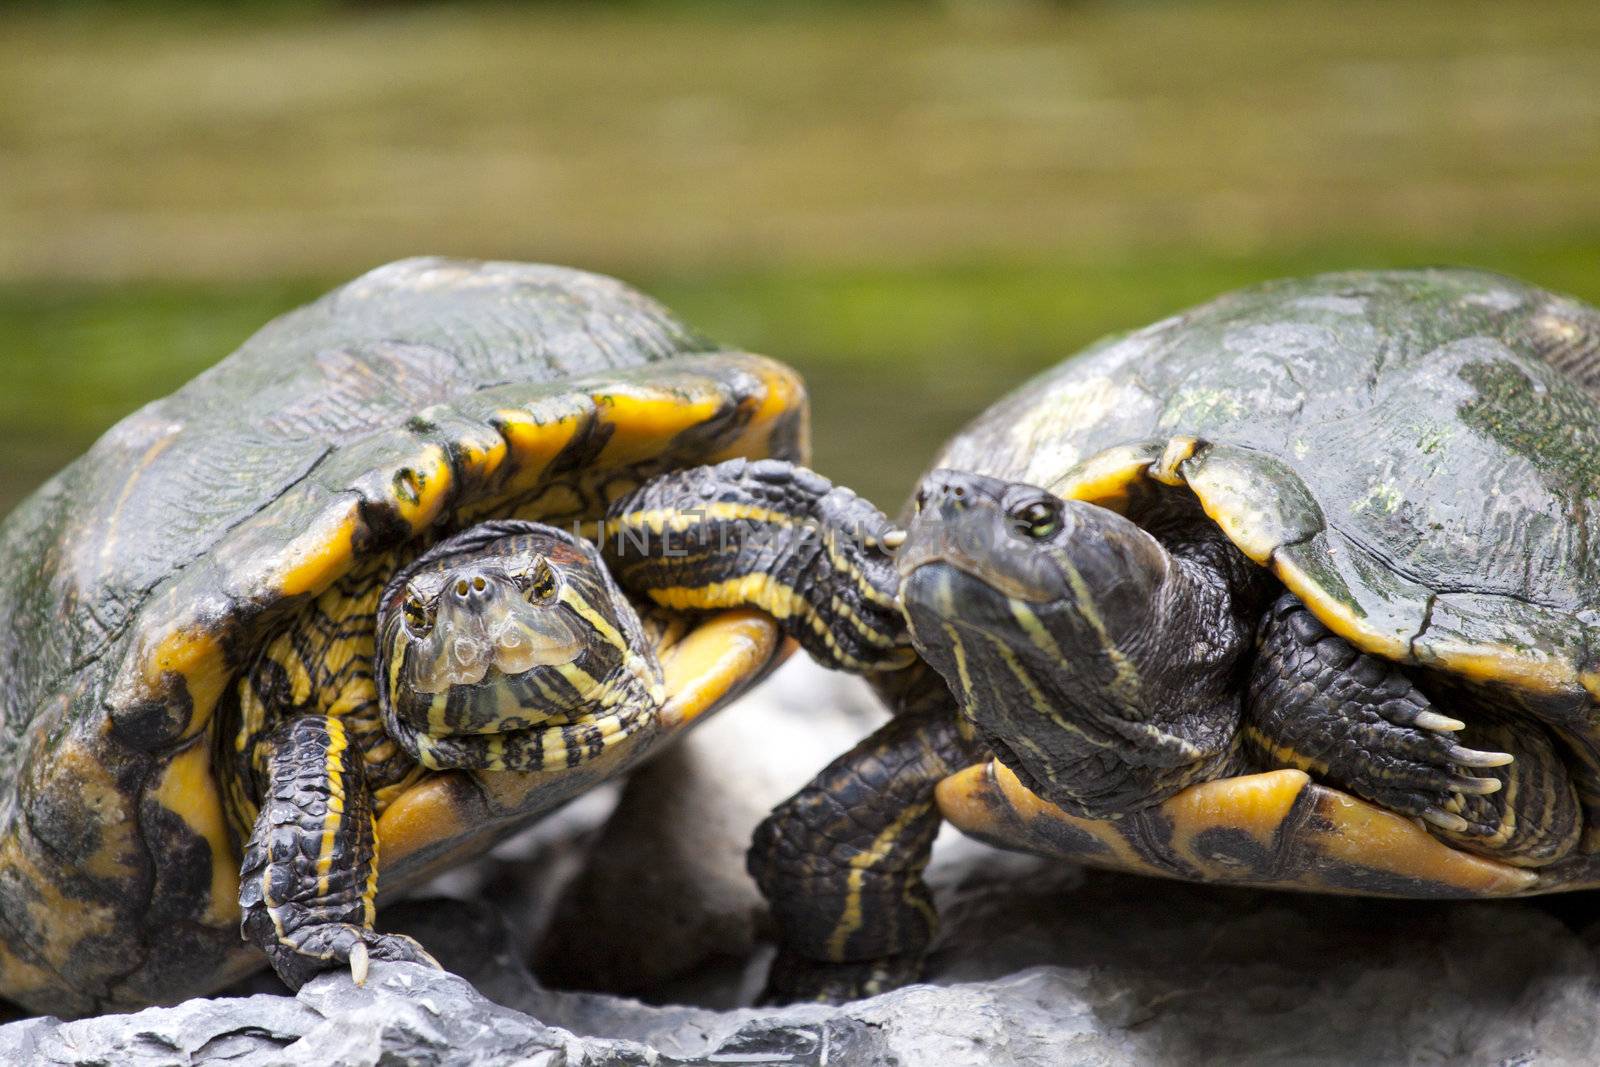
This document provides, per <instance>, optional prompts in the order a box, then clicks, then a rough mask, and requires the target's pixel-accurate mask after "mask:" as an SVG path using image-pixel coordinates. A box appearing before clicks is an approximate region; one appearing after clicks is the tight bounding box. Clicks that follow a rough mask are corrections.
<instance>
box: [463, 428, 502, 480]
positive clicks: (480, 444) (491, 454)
mask: <svg viewBox="0 0 1600 1067" xmlns="http://www.w3.org/2000/svg"><path fill="white" fill-rule="evenodd" d="M460 454H461V468H462V472H463V473H464V474H470V475H471V476H472V477H473V478H474V479H475V480H477V481H480V482H481V481H487V480H488V479H490V478H492V477H494V475H495V472H496V471H498V470H499V469H500V465H501V464H502V463H504V462H505V461H506V456H507V455H509V454H510V452H509V449H508V448H507V446H506V439H505V438H504V437H502V436H500V435H499V434H492V435H490V437H489V439H488V440H487V441H486V442H484V441H470V440H464V441H462V442H461V444H460Z"/></svg>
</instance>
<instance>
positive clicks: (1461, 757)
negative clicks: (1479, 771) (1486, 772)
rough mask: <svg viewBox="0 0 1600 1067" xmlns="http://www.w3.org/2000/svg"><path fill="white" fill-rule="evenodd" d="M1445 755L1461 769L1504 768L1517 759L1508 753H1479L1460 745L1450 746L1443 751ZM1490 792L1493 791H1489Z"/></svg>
mask: <svg viewBox="0 0 1600 1067" xmlns="http://www.w3.org/2000/svg"><path fill="white" fill-rule="evenodd" d="M1445 755H1447V756H1449V757H1450V762H1452V763H1459V764H1460V765H1461V766H1463V767H1504V766H1505V765H1506V764H1508V763H1512V762H1514V761H1515V760H1516V758H1517V757H1515V756H1513V755H1512V754H1511V753H1509V752H1480V751H1478V750H1477V749H1473V748H1464V747H1462V746H1461V745H1451V746H1450V747H1449V749H1447V750H1446V751H1445ZM1490 792H1491V793H1492V792H1494V790H1492V789H1491V790H1490Z"/></svg>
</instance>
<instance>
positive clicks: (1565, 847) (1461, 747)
mask: <svg viewBox="0 0 1600 1067" xmlns="http://www.w3.org/2000/svg"><path fill="white" fill-rule="evenodd" d="M1259 646H1260V647H1259V651H1258V654H1257V657H1256V662H1255V666H1254V669H1253V670H1252V672H1251V676H1250V681H1249V691H1248V694H1247V697H1246V701H1245V722H1244V731H1243V737H1244V749H1245V753H1246V755H1247V756H1248V757H1249V758H1250V759H1251V761H1252V762H1253V763H1255V764H1256V765H1258V766H1261V767H1266V768H1273V767H1289V768H1295V769H1298V770H1303V771H1308V772H1309V773H1310V774H1311V775H1312V776H1313V777H1315V778H1317V779H1318V780H1320V781H1323V782H1326V783H1328V784H1330V785H1335V786H1338V787H1340V788H1343V789H1346V790H1348V791H1349V792H1351V793H1354V794H1355V795H1356V796H1359V797H1361V798H1363V799H1365V800H1370V801H1372V802H1373V803H1375V804H1379V805H1381V806H1383V807H1385V808H1388V809H1390V810H1392V811H1397V812H1400V813H1402V814H1405V815H1412V816H1416V817H1418V818H1421V819H1423V820H1425V821H1426V822H1427V823H1429V824H1430V825H1431V826H1432V827H1434V828H1435V832H1436V833H1438V834H1439V836H1441V837H1444V838H1445V839H1446V840H1448V841H1450V842H1452V843H1453V844H1456V845H1459V846H1460V847H1462V848H1466V849H1470V850H1471V851H1474V852H1482V853H1486V854H1490V855H1494V856H1496V857H1497V858H1500V859H1504V860H1506V861H1508V862H1511V863H1518V864H1522V865H1526V866H1538V865H1542V864H1546V863H1550V862H1552V861H1554V860H1556V859H1559V858H1560V857H1561V856H1563V855H1565V854H1566V853H1567V852H1568V851H1570V850H1571V849H1572V847H1573V845H1574V844H1575V843H1576V841H1577V837H1578V833H1579V831H1580V829H1581V823H1582V814H1581V809H1580V807H1579V804H1578V799H1577V794H1576V791H1575V790H1574V788H1573V785H1572V781H1571V778H1570V776H1569V774H1568V773H1567V771H1566V769H1565V766H1564V764H1563V762H1562V760H1561V759H1560V757H1559V755H1558V754H1557V753H1556V751H1555V749H1554V746H1553V745H1552V743H1551V741H1550V739H1549V737H1548V736H1547V735H1546V734H1545V732H1544V731H1543V730H1541V729H1540V728H1539V727H1538V726H1537V725H1535V724H1534V723H1532V722H1530V721H1526V718H1525V717H1522V716H1511V715H1501V716H1490V715H1486V714H1482V709H1476V710H1477V711H1478V712H1479V714H1476V715H1474V716H1473V718H1475V719H1476V720H1478V721H1475V722H1474V723H1473V724H1472V725H1471V726H1470V727H1469V726H1468V724H1467V723H1465V722H1463V721H1461V720H1460V719H1457V718H1455V717H1453V716H1449V715H1444V714H1441V713H1440V711H1439V710H1438V709H1437V708H1436V707H1435V705H1434V704H1433V702H1432V701H1431V700H1430V699H1429V698H1428V695H1427V694H1425V693H1424V692H1423V691H1422V690H1421V689H1419V688H1418V687H1417V686H1416V685H1415V684H1414V683H1413V682H1412V681H1411V679H1410V678H1409V677H1407V675H1406V674H1405V672H1403V671H1402V670H1401V669H1400V668H1399V667H1398V666H1396V665H1395V664H1394V663H1391V662H1389V661H1388V660H1385V659H1380V658H1379V657H1377V656H1373V655H1369V654H1367V653H1364V652H1361V651H1360V650H1359V649H1357V648H1355V647H1354V646H1353V645H1351V644H1350V643H1349V642H1348V641H1346V640H1345V639H1344V638H1342V637H1339V636H1338V635H1337V634H1334V633H1333V632H1331V631H1330V630H1329V629H1328V628H1327V627H1326V626H1324V625H1323V624H1322V623H1321V622H1320V621H1318V619H1317V618H1316V616H1314V615H1312V614H1311V612H1310V611H1309V610H1307V609H1306V607H1305V605H1303V604H1302V603H1301V602H1300V601H1299V599H1297V598H1296V597H1294V596H1293V595H1291V594H1285V595H1284V596H1282V597H1280V598H1279V599H1278V601H1277V603H1275V604H1274V605H1273V607H1272V609H1271V610H1270V611H1269V612H1268V614H1267V617H1266V619H1265V621H1264V622H1263V624H1262V628H1261V632H1260V639H1259ZM1463 741H1465V742H1468V744H1472V745H1483V746H1485V747H1484V748H1481V749H1480V748H1476V747H1468V744H1463V743H1462V742H1463ZM1496 749H1502V750H1503V751H1496Z"/></svg>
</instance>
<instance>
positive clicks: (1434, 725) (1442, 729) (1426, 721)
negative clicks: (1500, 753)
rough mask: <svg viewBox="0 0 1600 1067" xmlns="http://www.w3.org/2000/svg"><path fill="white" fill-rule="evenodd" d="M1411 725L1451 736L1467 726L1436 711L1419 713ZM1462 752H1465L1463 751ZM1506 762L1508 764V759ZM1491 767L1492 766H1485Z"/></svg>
mask: <svg viewBox="0 0 1600 1067" xmlns="http://www.w3.org/2000/svg"><path fill="white" fill-rule="evenodd" d="M1411 725H1412V726H1415V727H1417V728H1418V729H1422V730H1433V731H1435V732H1436V733H1447V734H1453V733H1455V732H1456V731H1457V730H1465V729H1466V728H1467V724H1466V723H1464V722H1462V721H1461V720H1460V719H1452V718H1451V717H1450V716H1448V715H1440V714H1439V713H1438V712H1436V711H1419V712H1417V717H1416V718H1415V719H1412V720H1411ZM1462 751H1466V750H1465V749H1463V750H1462ZM1507 762H1510V761H1509V759H1508V760H1507ZM1485 766H1492V764H1485Z"/></svg>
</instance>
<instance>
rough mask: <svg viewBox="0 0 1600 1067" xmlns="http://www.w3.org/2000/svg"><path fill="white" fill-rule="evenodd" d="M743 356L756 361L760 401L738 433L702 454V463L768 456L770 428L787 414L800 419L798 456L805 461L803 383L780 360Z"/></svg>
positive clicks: (806, 435)
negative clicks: (725, 443) (760, 387)
mask: <svg viewBox="0 0 1600 1067" xmlns="http://www.w3.org/2000/svg"><path fill="white" fill-rule="evenodd" d="M747 358H749V359H750V360H751V361H752V362H759V364H760V369H759V370H758V371H757V373H756V376H757V377H758V378H759V379H760V380H761V385H762V390H761V397H760V400H758V401H757V402H756V403H755V405H754V410H753V411H752V412H751V413H750V417H749V421H748V422H747V423H745V426H744V429H742V430H741V431H740V432H739V435H738V436H737V437H735V438H734V439H733V440H731V441H729V442H728V444H727V447H725V448H723V449H721V450H720V451H717V452H714V453H712V454H711V455H710V456H708V457H706V462H707V463H720V462H722V461H723V460H725V459H736V458H738V457H740V456H747V457H749V458H751V459H761V458H763V457H765V456H769V455H771V454H772V433H773V431H774V430H775V429H776V428H777V426H778V424H779V423H781V422H782V421H783V419H784V418H785V417H791V416H792V417H795V418H798V419H799V420H800V426H799V428H798V429H799V432H798V434H797V436H798V438H799V445H800V455H799V457H798V459H799V460H800V461H801V462H805V460H806V458H807V457H808V456H809V455H810V454H811V427H810V409H809V408H808V406H807V403H806V386H805V382H804V381H802V380H801V378H800V376H799V375H798V374H796V373H795V372H794V371H793V370H791V369H790V368H788V367H786V366H784V365H783V364H782V363H778V362H775V361H773V360H770V359H766V358H764V357H747Z"/></svg>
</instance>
